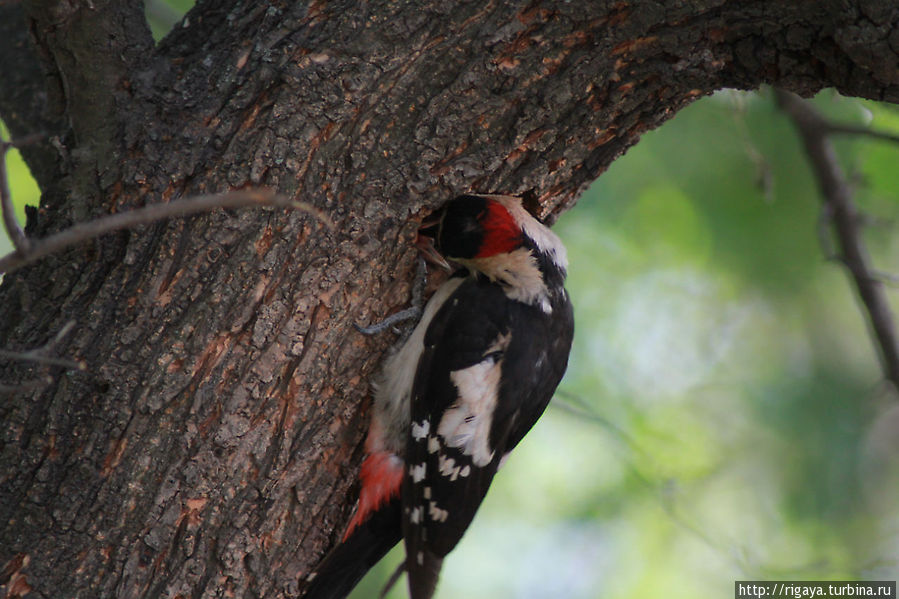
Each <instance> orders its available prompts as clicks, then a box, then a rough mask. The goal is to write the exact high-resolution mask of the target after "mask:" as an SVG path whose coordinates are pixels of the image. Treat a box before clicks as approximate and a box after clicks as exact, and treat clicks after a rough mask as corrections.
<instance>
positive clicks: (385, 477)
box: [343, 451, 403, 541]
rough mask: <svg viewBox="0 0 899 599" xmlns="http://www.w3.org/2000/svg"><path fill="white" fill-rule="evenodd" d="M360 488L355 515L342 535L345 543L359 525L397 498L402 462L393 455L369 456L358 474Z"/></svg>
mask: <svg viewBox="0 0 899 599" xmlns="http://www.w3.org/2000/svg"><path fill="white" fill-rule="evenodd" d="M359 480H360V482H361V488H360V490H359V505H358V506H356V513H355V514H353V518H352V520H350V524H349V526H348V527H347V530H346V532H345V533H344V535H343V540H344V541H346V540H347V539H348V538H349V537H350V535H351V534H352V533H353V531H354V530H355V529H356V527H358V526H359V525H360V524H362V523H363V522H365V521H366V520H367V519H368V518H369V516H371V515H372V514H373V513H374V512H376V511H377V510H378V509H380V508H381V507H382V506H384V505H386V504H387V503H388V502H389V501H390V500H391V499H392V498H394V497H399V495H400V487H401V486H402V483H403V462H402V460H400V459H399V458H398V457H397V456H395V455H394V454H393V453H390V452H388V451H379V452H376V453H372V454H370V455H369V456H368V457H367V458H365V461H364V462H362V470H361V471H360V472H359Z"/></svg>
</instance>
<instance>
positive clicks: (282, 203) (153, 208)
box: [0, 189, 334, 273]
mask: <svg viewBox="0 0 899 599" xmlns="http://www.w3.org/2000/svg"><path fill="white" fill-rule="evenodd" d="M247 206H273V207H280V208H295V209H297V210H300V211H303V212H306V213H309V214H311V215H313V216H314V217H315V218H317V219H318V220H319V221H321V222H322V223H323V224H324V225H325V226H327V227H328V228H331V229H333V228H334V224H333V223H332V222H331V220H330V219H329V218H328V216H327V215H326V214H324V213H323V212H322V211H321V210H318V209H317V208H315V207H313V206H311V205H310V204H307V203H305V202H296V201H294V200H291V199H290V198H287V197H285V196H282V195H279V194H276V193H274V192H270V191H263V190H252V189H247V190H241V191H230V192H227V193H219V194H211V195H202V196H194V197H190V198H184V199H181V200H174V201H172V202H168V203H166V204H152V205H150V206H145V207H143V208H138V209H136V210H129V211H128V212H120V213H119V214H113V215H110V216H105V217H102V218H98V219H96V220H92V221H89V222H86V223H79V224H76V225H72V226H71V227H69V228H68V229H65V230H63V231H60V232H59V233H56V234H54V235H51V236H50V237H46V238H44V239H41V240H39V241H35V242H33V243H32V244H31V247H30V248H29V249H28V251H27V252H25V253H24V254H23V252H21V251H16V252H12V253H10V254H7V255H6V256H3V257H0V273H9V272H12V271H14V270H16V269H19V268H21V267H22V266H24V265H26V264H28V263H30V262H34V261H35V260H38V259H40V258H43V257H45V256H48V255H50V254H53V253H55V252H58V251H60V250H62V249H65V248H67V247H69V246H72V245H76V244H78V243H82V242H84V241H88V240H90V239H94V238H96V237H99V236H100V235H103V234H105V233H110V232H112V231H118V230H120V229H127V228H131V227H136V226H138V225H146V224H149V223H153V222H156V221H159V220H163V219H167V218H174V217H182V216H188V215H191V214H197V213H200V212H209V211H210V210H214V209H216V208H243V207H247Z"/></svg>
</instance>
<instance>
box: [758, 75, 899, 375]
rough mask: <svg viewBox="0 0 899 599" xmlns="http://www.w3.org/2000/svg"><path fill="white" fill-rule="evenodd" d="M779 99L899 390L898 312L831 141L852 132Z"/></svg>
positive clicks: (788, 98) (792, 100)
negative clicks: (872, 256)
mask: <svg viewBox="0 0 899 599" xmlns="http://www.w3.org/2000/svg"><path fill="white" fill-rule="evenodd" d="M776 94H777V101H778V103H779V104H780V106H781V108H783V110H784V111H785V112H786V113H787V114H788V115H789V117H790V118H791V119H792V121H793V124H794V125H795V126H796V129H797V130H798V131H799V136H800V137H801V139H802V143H803V145H804V147H805V151H806V153H807V154H808V157H809V161H810V162H811V164H812V169H813V171H814V173H815V177H816V178H817V180H818V187H819V188H820V190H821V194H822V196H823V199H824V202H825V205H826V207H827V209H828V210H829V212H830V215H831V219H832V222H833V224H834V228H835V230H836V234H837V244H838V246H839V250H840V252H841V253H842V262H843V263H844V264H845V265H846V268H847V269H848V270H849V273H850V274H851V276H852V279H853V281H854V282H855V287H856V289H857V290H858V294H859V297H860V298H861V300H862V303H863V304H864V306H865V310H866V311H867V315H868V322H869V323H870V326H871V328H872V330H873V332H874V337H875V339H876V342H877V346H878V347H879V349H880V357H881V360H882V362H883V369H884V373H885V375H886V378H887V380H889V381H890V382H891V383H892V384H893V386H894V387H895V388H896V389H899V342H897V338H896V328H895V324H894V318H893V313H892V310H891V309H890V305H889V302H888V301H887V298H886V295H885V293H884V290H883V284H882V282H881V281H880V280H879V278H878V276H877V274H876V271H875V270H874V269H872V267H871V265H870V259H869V257H868V253H867V250H866V249H865V245H864V243H863V242H862V240H861V237H860V235H859V214H858V209H857V208H856V206H855V203H854V202H853V199H852V190H851V188H850V186H849V183H848V182H847V180H846V176H845V175H844V173H843V170H842V168H841V167H840V165H839V162H838V161H837V156H836V152H835V151H834V148H833V144H831V142H830V139H829V138H828V135H829V134H832V133H835V132H841V133H845V132H847V131H846V128H841V127H839V126H834V125H831V124H830V123H828V122H827V120H826V119H825V118H824V117H823V116H821V115H820V114H819V113H818V112H817V111H815V109H814V108H812V106H811V105H810V104H809V103H807V102H805V101H803V100H802V99H801V98H799V97H798V96H796V95H794V94H791V93H789V92H785V91H781V90H777V91H776Z"/></svg>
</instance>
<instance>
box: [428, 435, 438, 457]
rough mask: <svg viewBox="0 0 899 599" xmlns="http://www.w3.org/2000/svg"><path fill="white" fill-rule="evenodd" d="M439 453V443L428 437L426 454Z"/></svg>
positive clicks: (434, 438)
mask: <svg viewBox="0 0 899 599" xmlns="http://www.w3.org/2000/svg"><path fill="white" fill-rule="evenodd" d="M438 451H440V441H439V440H438V439H437V437H435V436H433V435H432V436H430V437H428V453H437V452H438Z"/></svg>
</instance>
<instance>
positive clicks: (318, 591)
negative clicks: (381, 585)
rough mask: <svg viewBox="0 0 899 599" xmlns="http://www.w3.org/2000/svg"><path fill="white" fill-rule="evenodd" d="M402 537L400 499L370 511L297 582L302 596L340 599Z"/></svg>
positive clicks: (310, 598) (308, 598)
mask: <svg viewBox="0 0 899 599" xmlns="http://www.w3.org/2000/svg"><path fill="white" fill-rule="evenodd" d="M401 538H402V524H401V520H400V499H399V497H395V498H394V499H393V500H392V501H390V502H389V503H387V504H386V505H384V506H383V507H381V509H379V510H377V511H376V512H374V513H372V515H371V516H370V517H369V518H368V519H367V520H366V521H365V522H363V523H361V524H359V525H358V526H357V527H356V528H355V529H354V530H353V531H352V533H351V534H350V536H349V537H347V538H346V539H345V540H344V541H343V542H342V543H340V544H339V545H338V546H337V547H335V548H334V549H332V550H331V552H330V553H328V555H327V556H325V559H324V560H322V562H321V563H320V564H319V566H318V568H316V569H315V572H313V573H312V574H310V575H309V576H307V577H306V579H305V583H301V587H300V595H299V596H300V597H302V598H303V599H343V598H344V597H346V596H347V595H349V594H350V591H352V590H353V588H354V587H355V586H356V585H357V584H358V583H359V581H360V580H362V577H363V576H365V573H366V572H368V571H369V570H370V569H371V568H372V566H374V565H375V564H376V563H378V562H379V561H380V560H381V558H382V557H384V555H386V553H387V552H388V551H390V549H391V548H393V546H394V545H396V544H397V543H398V542H399V540H400V539H401Z"/></svg>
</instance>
